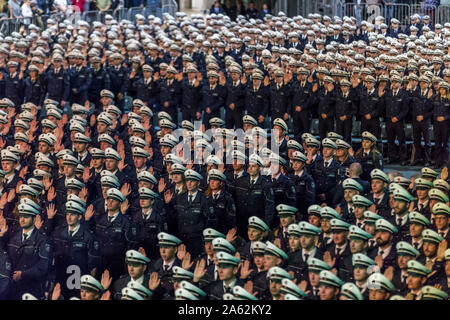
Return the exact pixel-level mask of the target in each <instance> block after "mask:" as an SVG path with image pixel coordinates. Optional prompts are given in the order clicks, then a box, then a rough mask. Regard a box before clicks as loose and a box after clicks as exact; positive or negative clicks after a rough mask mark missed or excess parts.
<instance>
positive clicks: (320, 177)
mask: <svg viewBox="0 0 450 320" xmlns="http://www.w3.org/2000/svg"><path fill="white" fill-rule="evenodd" d="M336 149H337V145H336V143H334V142H333V141H332V140H331V139H328V138H325V139H323V141H322V155H323V159H321V160H319V161H318V162H316V163H315V165H314V167H313V169H312V170H311V175H312V176H313V178H314V181H315V182H316V198H317V199H316V201H317V202H318V203H319V202H320V203H327V204H328V205H334V203H332V202H333V196H334V193H335V192H336V188H337V185H338V181H339V180H341V179H342V172H341V165H340V164H339V163H338V162H337V161H335V160H334V159H333V155H334V152H335V150H336Z"/></svg>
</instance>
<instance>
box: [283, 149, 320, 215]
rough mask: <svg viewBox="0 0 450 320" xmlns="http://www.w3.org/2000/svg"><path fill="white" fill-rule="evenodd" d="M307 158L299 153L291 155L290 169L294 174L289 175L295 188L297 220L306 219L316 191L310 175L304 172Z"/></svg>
mask: <svg viewBox="0 0 450 320" xmlns="http://www.w3.org/2000/svg"><path fill="white" fill-rule="evenodd" d="M307 161H308V158H307V157H306V156H305V155H304V154H303V153H301V152H300V151H295V152H294V153H293V154H292V159H291V162H292V167H293V170H294V172H293V173H292V174H290V175H289V177H290V178H291V180H292V181H293V182H294V188H295V197H296V201H295V204H296V205H295V207H296V208H297V209H298V216H297V218H298V220H299V221H304V220H306V219H307V210H308V208H309V207H310V206H311V205H313V204H314V203H315V198H316V191H315V182H314V180H313V178H312V177H311V175H310V174H309V173H308V172H307V171H306V170H305V164H306V162H307Z"/></svg>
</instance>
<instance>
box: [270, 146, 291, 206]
mask: <svg viewBox="0 0 450 320" xmlns="http://www.w3.org/2000/svg"><path fill="white" fill-rule="evenodd" d="M269 161H270V172H271V176H272V189H273V192H274V195H275V206H277V205H279V204H286V205H289V206H294V205H295V203H296V195H295V188H294V183H293V181H292V180H291V179H290V178H289V177H287V176H285V175H284V174H283V173H281V167H282V166H283V165H285V164H286V160H284V159H283V158H282V157H280V156H279V155H277V154H275V153H273V152H272V153H271V154H270V157H269Z"/></svg>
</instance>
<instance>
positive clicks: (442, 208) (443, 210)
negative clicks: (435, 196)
mask: <svg viewBox="0 0 450 320" xmlns="http://www.w3.org/2000/svg"><path fill="white" fill-rule="evenodd" d="M432 212H433V213H434V214H435V215H445V216H448V217H450V207H449V206H447V205H446V204H445V203H442V202H438V203H436V204H435V205H434V206H433V210H432Z"/></svg>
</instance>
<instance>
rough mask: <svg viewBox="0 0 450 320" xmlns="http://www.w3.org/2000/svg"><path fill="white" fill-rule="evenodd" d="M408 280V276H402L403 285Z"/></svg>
mask: <svg viewBox="0 0 450 320" xmlns="http://www.w3.org/2000/svg"><path fill="white" fill-rule="evenodd" d="M406 279H408V276H405V275H403V276H402V283H406Z"/></svg>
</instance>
